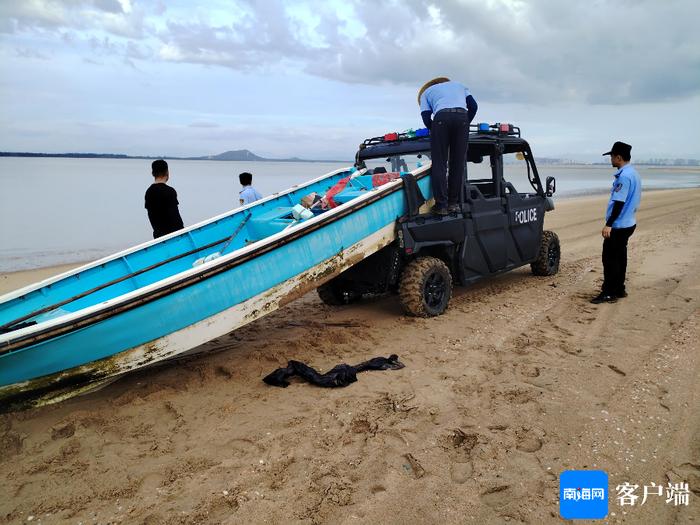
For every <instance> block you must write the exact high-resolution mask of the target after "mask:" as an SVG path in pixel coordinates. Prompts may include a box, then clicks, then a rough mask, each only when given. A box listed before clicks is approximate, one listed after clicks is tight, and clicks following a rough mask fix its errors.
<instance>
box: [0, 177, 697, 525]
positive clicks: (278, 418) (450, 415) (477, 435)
mask: <svg viewBox="0 0 700 525" xmlns="http://www.w3.org/2000/svg"><path fill="white" fill-rule="evenodd" d="M605 200H606V199H605V197H589V198H582V199H573V200H566V201H561V202H559V203H558V205H557V210H556V211H555V212H553V213H551V214H548V216H547V219H546V220H547V227H548V228H549V229H553V230H555V231H556V232H557V233H558V235H559V237H560V239H561V241H562V264H561V270H560V273H559V274H558V275H556V276H554V277H548V278H541V277H534V276H532V275H531V273H530V271H529V268H523V269H519V270H517V271H514V272H511V273H509V274H507V275H504V276H501V277H499V278H495V279H491V280H488V281H485V282H482V283H480V284H477V285H475V286H472V287H470V288H457V289H456V290H455V295H454V297H453V300H452V302H451V306H450V309H449V311H448V312H447V313H446V314H445V315H443V316H441V317H439V318H433V319H415V318H410V317H406V316H404V315H402V312H401V308H400V306H399V303H398V300H397V298H396V297H393V296H392V297H384V298H380V299H375V300H369V301H364V302H362V303H360V304H356V305H351V306H347V307H338V308H332V307H328V306H325V305H323V304H322V303H321V302H320V300H319V299H318V298H317V297H316V296H315V294H309V295H307V296H305V297H304V298H302V299H301V300H299V301H297V302H295V303H293V304H291V305H289V306H287V307H285V308H284V309H282V310H280V311H278V312H276V313H274V314H271V315H269V316H268V317H266V318H264V319H261V320H259V321H257V322H255V323H253V324H251V325H249V326H247V327H245V328H243V329H241V330H238V331H236V332H235V333H232V334H229V335H228V336H225V337H222V338H220V339H218V340H216V341H214V342H212V343H210V344H209V345H208V346H209V347H210V348H211V349H212V350H214V351H215V352H214V353H210V354H207V355H202V356H199V357H194V358H190V359H188V360H184V361H179V362H175V363H171V364H169V365H168V366H162V367H159V368H155V369H150V370H145V371H141V372H138V373H134V374H131V375H129V376H126V377H125V378H123V379H120V380H118V381H117V382H115V383H113V384H111V385H109V386H107V387H105V388H104V389H102V390H100V391H98V392H95V393H92V394H89V395H86V396H82V397H79V398H76V399H72V400H69V401H67V402H64V403H62V404H58V405H53V406H49V407H44V408H40V409H35V410H30V411H25V412H19V413H13V414H6V415H3V416H0V467H1V472H2V474H1V475H0V476H2V486H3V492H4V495H3V497H2V498H0V523H26V522H27V521H28V520H29V517H32V522H34V523H38V522H41V523H66V522H68V523H78V522H83V523H96V522H97V523H148V524H157V523H163V524H166V523H168V524H171V523H348V524H351V523H397V524H398V523H402V524H403V523H412V524H415V523H479V524H483V523H486V524H490V523H504V522H505V523H561V522H562V520H561V519H560V518H559V517H558V490H559V489H558V487H559V485H558V474H559V472H561V471H562V470H566V469H572V468H573V469H583V468H587V469H591V468H600V469H604V470H606V471H607V472H608V473H609V475H610V488H611V501H610V515H609V522H611V523H661V524H666V523H668V524H670V523H695V522H697V521H698V520H700V411H698V409H697V407H698V406H700V381H699V379H700V343H699V342H698V341H699V340H700V337H699V336H700V328H699V327H700V271H699V270H698V267H699V264H700V190H674V191H660V192H653V193H652V192H649V193H647V194H645V195H644V198H643V201H642V209H641V211H640V213H639V217H638V218H639V227H638V230H637V232H636V233H635V235H634V236H633V237H632V239H631V241H630V263H629V268H628V287H629V293H630V295H629V297H628V298H626V299H623V300H620V301H618V302H617V303H616V304H605V305H599V306H595V305H591V304H589V302H588V299H590V297H592V296H593V295H594V294H595V293H596V291H597V289H598V288H599V286H600V281H601V278H602V267H601V263H600V250H601V242H602V239H601V237H600V229H601V226H602V221H601V218H600V215H601V213H602V212H603V210H604V206H605ZM51 273H53V271H52V270H41V271H36V272H19V273H14V274H5V275H3V276H2V277H1V278H0V292H6V291H8V290H10V289H13V288H16V287H19V286H22V285H24V284H27V283H29V282H32V281H35V280H38V279H40V278H44V277H46V276H47V275H50V274H51ZM391 353H397V354H399V356H400V358H401V360H402V361H403V362H404V363H405V364H406V368H404V369H403V370H398V371H385V372H366V373H362V374H360V375H359V376H358V382H357V383H354V384H353V385H351V386H349V387H347V388H344V389H336V390H325V389H319V388H315V387H312V386H309V385H307V384H302V383H298V382H294V383H293V384H292V385H291V386H290V387H288V388H286V389H281V388H274V387H270V386H268V385H266V384H264V383H263V382H262V381H261V379H262V377H263V376H265V375H266V374H267V373H269V372H271V371H272V370H274V369H275V368H277V367H278V366H283V365H285V364H286V361H287V360H288V359H297V360H301V361H305V362H307V363H309V364H311V365H312V366H315V367H317V368H320V369H324V370H325V369H328V368H330V367H332V366H334V365H336V364H338V363H341V362H348V363H356V362H360V361H363V360H365V359H367V358H370V357H374V356H378V355H385V356H386V355H389V354H391ZM624 481H628V482H630V483H631V484H637V485H639V486H640V487H643V486H644V485H650V484H651V482H655V483H656V484H660V483H661V484H664V485H665V484H666V483H667V482H668V481H672V482H678V481H686V482H688V483H689V485H690V488H691V489H692V490H694V491H695V492H694V493H691V495H690V504H689V505H688V506H687V507H686V506H683V507H675V506H673V505H672V504H667V503H665V498H660V497H656V498H654V499H650V500H649V501H647V502H646V504H645V505H644V506H640V505H639V504H637V505H636V506H635V507H629V506H628V507H625V508H624V510H625V511H626V514H623V512H622V510H623V509H622V508H621V507H620V506H619V505H618V503H617V501H616V500H615V498H614V496H615V494H616V492H615V491H614V488H615V486H616V485H618V484H620V483H622V482H624ZM640 490H641V489H640Z"/></svg>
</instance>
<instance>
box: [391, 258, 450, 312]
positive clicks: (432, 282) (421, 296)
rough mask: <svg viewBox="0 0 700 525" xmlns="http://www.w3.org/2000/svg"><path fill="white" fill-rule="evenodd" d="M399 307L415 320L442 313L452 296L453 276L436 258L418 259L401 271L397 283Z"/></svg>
mask: <svg viewBox="0 0 700 525" xmlns="http://www.w3.org/2000/svg"><path fill="white" fill-rule="evenodd" d="M399 296H400V298H401V304H402V306H403V308H404V310H406V312H407V313H409V314H411V315H415V316H416V317H434V316H436V315H440V314H442V313H443V312H444V311H445V310H446V309H447V305H448V303H449V302H450V297H452V275H451V274H450V269H449V268H448V267H447V265H446V264H445V263H444V262H442V261H441V260H440V259H436V258H435V257H419V258H418V259H414V260H413V261H411V262H410V263H408V265H407V266H406V268H405V269H404V271H403V273H402V275H401V279H400V282H399Z"/></svg>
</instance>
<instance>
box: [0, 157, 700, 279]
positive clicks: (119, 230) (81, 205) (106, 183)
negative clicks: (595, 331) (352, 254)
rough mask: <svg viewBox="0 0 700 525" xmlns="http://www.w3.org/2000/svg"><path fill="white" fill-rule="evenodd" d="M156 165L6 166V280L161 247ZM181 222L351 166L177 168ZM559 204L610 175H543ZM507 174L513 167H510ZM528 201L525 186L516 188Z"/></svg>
mask: <svg viewBox="0 0 700 525" xmlns="http://www.w3.org/2000/svg"><path fill="white" fill-rule="evenodd" d="M150 163H151V161H150V160H140V159H71V158H18V157H0V272H7V271H15V270H24V269H31V268H39V267H44V266H51V265H55V264H62V263H70V262H83V261H89V260H94V259H97V258H100V257H103V256H105V255H109V254H110V253H113V252H116V251H119V250H123V249H126V248H128V247H130V246H133V245H136V244H139V243H142V242H144V241H147V240H150V239H152V235H153V234H152V230H151V226H150V224H149V222H148V217H147V215H146V210H145V208H144V193H145V191H146V189H147V188H148V186H149V185H150V184H151V182H152V180H153V177H152V176H151V174H150ZM168 164H169V166H170V181H169V184H170V185H171V186H173V187H174V188H175V189H176V190H177V193H178V200H179V202H180V214H181V215H182V219H183V221H184V222H185V225H186V226H188V225H192V224H195V223H197V222H200V221H203V220H205V219H208V218H210V217H213V216H215V215H218V214H221V213H224V212H226V211H228V210H231V209H233V208H236V207H238V192H239V191H240V189H241V187H240V184H239V182H238V174H239V173H241V172H243V171H248V172H250V173H252V174H253V186H254V187H255V188H256V189H257V190H258V191H259V192H260V193H262V194H263V195H269V194H271V193H274V192H278V191H283V190H285V189H287V188H289V187H290V186H292V185H294V184H299V183H302V182H305V181H308V180H310V179H313V178H316V177H319V176H321V175H323V174H325V173H328V172H331V171H334V170H337V169H339V168H342V167H345V166H349V165H350V163H349V162H348V163H324V162H232V161H229V162H224V161H187V160H170V161H168ZM539 171H540V177H541V178H542V181H543V183H544V179H545V178H546V177H547V176H549V175H552V176H555V177H556V179H557V194H556V196H557V197H558V198H566V197H570V196H575V195H581V194H594V193H603V192H606V191H609V188H610V184H611V181H612V178H611V177H612V173H613V172H614V170H613V169H612V168H609V167H605V166H582V167H578V166H577V167H570V166H566V167H557V166H541V167H540V168H539ZM639 171H640V173H641V175H642V182H643V184H644V188H645V189H650V188H682V187H696V186H700V172H699V171H692V170H687V171H686V170H679V169H675V168H669V169H657V168H639ZM506 172H508V166H506ZM511 182H513V183H514V184H515V186H516V188H517V189H518V190H519V191H527V189H525V190H523V189H521V188H520V186H521V185H523V184H526V182H523V181H518V180H512V181H511Z"/></svg>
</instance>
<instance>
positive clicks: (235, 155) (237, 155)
mask: <svg viewBox="0 0 700 525" xmlns="http://www.w3.org/2000/svg"><path fill="white" fill-rule="evenodd" d="M0 157H66V158H73V159H174V160H222V161H229V160H230V161H248V162H351V161H348V160H315V159H300V158H299V157H291V158H288V159H267V158H265V157H260V156H259V155H256V154H255V153H253V152H252V151H250V150H247V149H237V150H230V151H225V152H224V153H219V154H218V155H206V156H203V157H173V156H170V155H163V156H158V157H152V156H145V155H136V156H131V155H124V154H121V153H32V152H16V151H0Z"/></svg>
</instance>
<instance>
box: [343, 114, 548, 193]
mask: <svg viewBox="0 0 700 525" xmlns="http://www.w3.org/2000/svg"><path fill="white" fill-rule="evenodd" d="M415 133H416V132H414V131H407V132H402V133H391V134H388V135H383V136H381V137H371V138H368V139H366V140H364V141H363V142H362V144H360V146H359V148H358V150H357V153H356V155H355V167H357V168H358V169H360V168H364V167H366V166H365V161H366V160H370V159H379V158H387V157H393V156H397V155H411V154H421V153H422V154H430V136H429V135H428V136H425V135H424V136H416V135H415ZM387 137H388V138H387ZM509 153H522V154H523V156H524V158H525V164H526V166H527V178H528V181H529V182H530V185H531V186H532V189H533V190H535V192H536V193H537V194H539V195H544V194H545V190H544V188H543V186H542V181H541V180H540V176H539V173H538V171H537V166H536V164H535V161H534V158H533V155H532V150H531V149H530V145H529V144H528V142H527V141H526V140H525V139H523V138H521V136H520V128H519V127H517V126H513V125H512V124H501V123H496V124H483V123H482V124H471V125H470V126H469V149H468V151H467V161H468V162H480V159H483V157H484V156H487V155H492V154H498V155H503V154H509ZM502 175H503V174H502V166H501V172H499V174H498V176H500V177H502Z"/></svg>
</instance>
